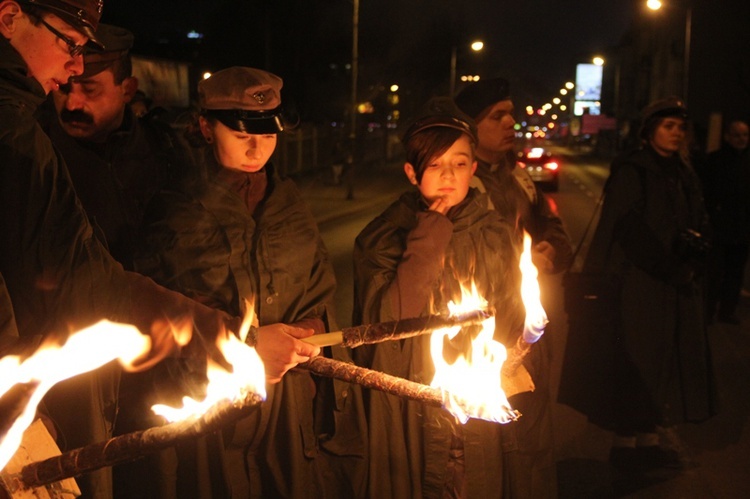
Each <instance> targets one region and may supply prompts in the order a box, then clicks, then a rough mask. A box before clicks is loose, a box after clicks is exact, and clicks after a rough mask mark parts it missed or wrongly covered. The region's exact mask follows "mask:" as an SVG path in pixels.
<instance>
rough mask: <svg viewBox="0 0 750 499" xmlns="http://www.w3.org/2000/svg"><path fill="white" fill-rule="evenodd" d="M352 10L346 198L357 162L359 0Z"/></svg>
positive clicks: (352, 184) (351, 191)
mask: <svg viewBox="0 0 750 499" xmlns="http://www.w3.org/2000/svg"><path fill="white" fill-rule="evenodd" d="M353 4H354V5H353V12H352V102H351V111H350V113H351V117H350V121H351V123H350V125H349V128H350V129H349V148H350V149H349V153H350V156H349V157H350V159H351V164H349V165H348V169H349V171H348V172H347V173H346V185H347V188H346V199H349V200H351V199H354V168H355V166H354V165H355V164H356V163H357V160H356V155H355V149H356V143H357V79H358V77H359V0H354V2H353Z"/></svg>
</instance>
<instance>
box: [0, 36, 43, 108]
mask: <svg viewBox="0 0 750 499" xmlns="http://www.w3.org/2000/svg"><path fill="white" fill-rule="evenodd" d="M28 72H29V69H28V66H27V65H26V62H25V61H24V60H23V57H21V54H19V53H18V51H17V50H16V49H15V48H13V46H12V45H11V44H10V41H8V40H7V39H6V38H4V37H2V36H0V87H1V88H2V91H1V92H0V101H6V102H7V101H10V102H13V103H16V104H18V105H25V106H27V107H29V108H30V109H31V110H32V112H34V111H36V109H37V108H38V107H39V106H40V105H41V104H42V102H44V99H46V98H47V95H46V94H45V93H44V88H42V85H41V84H40V83H39V82H38V81H36V79H34V78H33V77H31V76H28Z"/></svg>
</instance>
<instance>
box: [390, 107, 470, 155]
mask: <svg viewBox="0 0 750 499" xmlns="http://www.w3.org/2000/svg"><path fill="white" fill-rule="evenodd" d="M436 127H442V128H453V129H454V130H459V131H461V132H463V133H465V134H466V135H468V136H469V137H471V140H473V141H474V144H476V143H478V142H479V140H478V137H477V126H476V124H475V123H474V120H473V119H471V118H470V117H469V116H468V115H466V114H465V113H463V112H462V111H461V110H460V109H459V108H458V107H456V104H455V102H453V99H451V98H450V97H434V98H432V99H430V100H429V101H428V102H427V104H425V105H424V106H423V107H422V109H421V110H420V112H419V114H418V116H417V117H416V118H415V119H414V121H412V123H411V124H410V125H409V127H408V128H407V129H406V132H404V135H403V137H402V139H401V140H402V141H403V142H404V143H407V142H409V140H410V139H411V138H412V137H413V136H414V135H416V134H418V133H419V132H422V131H424V130H427V129H428V128H436Z"/></svg>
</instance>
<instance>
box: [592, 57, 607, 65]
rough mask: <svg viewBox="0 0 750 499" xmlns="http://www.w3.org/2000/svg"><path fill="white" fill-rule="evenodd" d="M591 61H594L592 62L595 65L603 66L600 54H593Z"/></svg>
mask: <svg viewBox="0 0 750 499" xmlns="http://www.w3.org/2000/svg"><path fill="white" fill-rule="evenodd" d="M591 62H593V63H594V64H596V65H597V66H604V58H603V57H601V56H598V55H597V56H595V57H594V58H593V59H592V60H591Z"/></svg>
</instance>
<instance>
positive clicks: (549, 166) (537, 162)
mask: <svg viewBox="0 0 750 499" xmlns="http://www.w3.org/2000/svg"><path fill="white" fill-rule="evenodd" d="M516 164H517V165H518V166H519V167H521V168H523V169H525V170H526V171H527V172H528V173H529V176H530V177H531V180H533V181H534V182H535V183H537V184H539V185H540V187H543V188H544V187H546V188H548V189H549V190H551V191H553V192H557V190H558V189H559V187H560V160H559V159H557V158H555V157H554V156H553V155H552V153H551V152H550V151H548V150H546V149H545V148H543V147H529V148H526V149H524V150H523V151H519V152H518V160H517V162H516Z"/></svg>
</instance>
